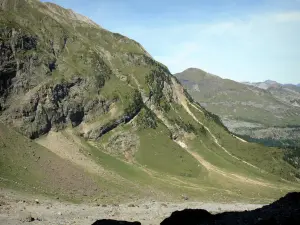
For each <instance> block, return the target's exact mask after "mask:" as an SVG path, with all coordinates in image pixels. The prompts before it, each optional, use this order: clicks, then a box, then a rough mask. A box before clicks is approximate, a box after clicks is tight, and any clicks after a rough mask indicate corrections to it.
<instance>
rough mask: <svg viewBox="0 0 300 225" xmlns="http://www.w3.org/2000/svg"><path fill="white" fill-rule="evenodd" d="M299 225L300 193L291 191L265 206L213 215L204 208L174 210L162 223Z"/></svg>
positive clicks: (182, 224) (169, 224)
mask: <svg viewBox="0 0 300 225" xmlns="http://www.w3.org/2000/svg"><path fill="white" fill-rule="evenodd" d="M187 224H188V225H232V224H238V225H299V224H300V193H290V194H288V195H286V196H285V197H283V198H281V199H279V200H278V201H276V202H274V203H272V204H270V205H267V206H264V207H263V208H260V209H256V210H253V211H245V212H225V213H220V214H217V215H212V214H210V213H209V212H207V211H206V210H202V209H194V210H193V209H185V210H183V211H176V212H173V213H172V215H171V216H170V217H169V218H167V219H165V220H164V221H163V222H162V223H161V225H187Z"/></svg>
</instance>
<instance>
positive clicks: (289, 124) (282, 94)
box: [175, 69, 300, 142]
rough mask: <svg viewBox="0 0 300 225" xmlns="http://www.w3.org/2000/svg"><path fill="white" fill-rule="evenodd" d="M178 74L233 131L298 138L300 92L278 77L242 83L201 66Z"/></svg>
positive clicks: (253, 136)
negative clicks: (277, 79) (264, 80)
mask: <svg viewBox="0 0 300 225" xmlns="http://www.w3.org/2000/svg"><path fill="white" fill-rule="evenodd" d="M175 76H176V77H177V78H178V79H179V80H180V81H181V82H182V84H183V85H184V86H185V88H187V90H188V91H189V93H190V94H191V95H192V96H193V98H195V100H196V101H198V102H199V103H201V105H203V106H205V108H206V109H208V110H209V111H211V112H213V113H215V114H217V115H219V116H220V117H221V118H222V121H223V122H224V123H225V125H226V126H227V127H228V128H229V130H230V131H232V132H234V133H236V134H239V135H246V136H250V137H252V138H255V139H274V140H279V141H285V140H291V141H294V142H296V141H298V139H299V137H300V130H299V129H298V128H297V127H299V125H300V108H299V107H298V104H297V102H298V101H299V100H300V95H299V93H298V92H296V91H295V90H292V89H291V88H289V87H287V86H282V85H280V84H278V83H276V82H274V81H266V82H265V83H256V84H248V83H247V84H242V83H238V82H235V81H232V80H228V79H222V78H220V77H217V76H214V75H211V74H208V73H206V72H204V71H202V70H198V69H188V70H186V71H184V72H182V73H179V74H175Z"/></svg>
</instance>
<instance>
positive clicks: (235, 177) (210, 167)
mask: <svg viewBox="0 0 300 225" xmlns="http://www.w3.org/2000/svg"><path fill="white" fill-rule="evenodd" d="M176 143H177V144H179V145H180V146H181V147H183V148H184V149H185V150H186V151H187V152H188V153H189V154H190V155H192V156H193V157H194V158H195V159H196V160H197V161H198V162H199V163H200V164H201V165H203V166H204V167H205V168H206V169H207V170H208V171H211V172H215V173H217V174H220V175H223V176H225V177H227V178H230V179H233V180H235V181H238V182H242V183H249V184H253V185H260V186H264V187H271V188H277V187H276V186H274V185H272V184H270V183H267V182H262V181H258V180H253V179H250V178H247V177H244V176H241V175H238V174H234V173H229V172H224V171H223V170H221V169H220V168H218V167H216V166H214V165H212V164H211V163H209V162H208V161H206V160H205V159H204V158H203V157H201V156H200V155H199V154H198V153H196V152H193V151H191V150H189V149H188V147H187V145H186V144H185V143H184V142H182V141H176Z"/></svg>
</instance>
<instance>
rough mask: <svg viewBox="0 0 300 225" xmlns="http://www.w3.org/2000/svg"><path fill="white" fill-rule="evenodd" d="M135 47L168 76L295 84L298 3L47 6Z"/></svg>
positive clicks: (299, 72)
mask: <svg viewBox="0 0 300 225" xmlns="http://www.w3.org/2000/svg"><path fill="white" fill-rule="evenodd" d="M51 2H54V3H57V4H59V5H61V6H63V7H66V8H71V9H73V10H74V11H76V12H78V13H81V14H84V15H86V16H88V17H90V18H91V19H92V20H94V21H95V22H96V23H98V24H99V25H101V26H102V27H104V28H106V29H108V30H111V31H113V32H118V33H121V34H123V35H125V36H128V37H130V38H132V39H134V40H136V41H138V42H140V43H141V44H142V45H143V46H144V47H145V48H146V50H147V51H148V52H149V53H150V54H151V55H152V56H153V57H154V58H155V59H156V60H158V61H160V62H162V63H164V64H165V65H167V66H168V67H169V69H170V71H171V72H172V73H176V72H181V71H183V70H184V69H187V68H189V67H196V68H201V69H203V70H206V71H208V72H210V73H214V74H216V75H219V76H221V77H224V78H229V79H233V80H237V81H264V80H267V79H272V80H276V81H278V82H281V83H300V0H255V1H254V0H151V1H143V0H51Z"/></svg>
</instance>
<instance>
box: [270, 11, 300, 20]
mask: <svg viewBox="0 0 300 225" xmlns="http://www.w3.org/2000/svg"><path fill="white" fill-rule="evenodd" d="M275 19H276V21H278V22H300V12H297V11H294V12H285V13H278V14H276V15H275Z"/></svg>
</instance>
